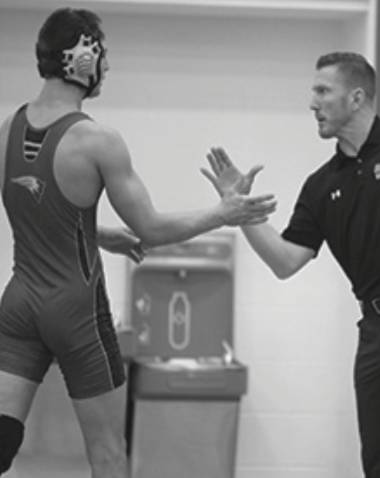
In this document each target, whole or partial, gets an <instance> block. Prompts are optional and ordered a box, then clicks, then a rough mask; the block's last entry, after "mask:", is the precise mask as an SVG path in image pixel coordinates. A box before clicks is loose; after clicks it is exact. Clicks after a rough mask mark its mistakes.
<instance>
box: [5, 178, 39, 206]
mask: <svg viewBox="0 0 380 478" xmlns="http://www.w3.org/2000/svg"><path fill="white" fill-rule="evenodd" d="M12 183H14V184H18V185H19V186H22V187H24V188H26V189H27V190H28V191H29V192H30V193H31V194H32V196H33V197H34V199H35V200H36V201H37V202H38V204H40V203H41V201H42V196H43V195H44V192H45V188H46V184H45V183H44V182H43V181H41V180H40V179H38V178H36V177H35V176H20V177H18V178H12Z"/></svg>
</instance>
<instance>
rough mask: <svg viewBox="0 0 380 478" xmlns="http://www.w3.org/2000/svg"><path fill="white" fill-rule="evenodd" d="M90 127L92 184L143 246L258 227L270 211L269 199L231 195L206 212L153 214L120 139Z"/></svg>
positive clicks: (155, 212)
mask: <svg viewBox="0 0 380 478" xmlns="http://www.w3.org/2000/svg"><path fill="white" fill-rule="evenodd" d="M93 128H94V133H95V134H93V137H92V139H91V142H90V143H88V145H87V148H86V151H87V160H88V162H89V163H90V164H91V165H93V166H94V170H96V171H97V173H98V174H99V179H98V180H99V182H102V184H103V185H104V187H105V190H106V193H107V195H108V198H109V200H110V203H111V204H112V206H113V207H114V209H115V211H116V212H117V213H118V215H119V216H120V217H121V219H122V220H123V221H124V223H125V224H126V225H128V227H130V228H131V229H132V230H133V231H134V232H135V233H136V234H137V235H138V237H139V238H141V240H142V241H143V243H144V244H146V245H147V246H157V245H161V244H167V243H170V242H180V241H183V240H187V239H189V238H191V237H193V236H195V235H198V234H201V233H204V232H207V231H210V230H212V229H215V228H218V227H221V226H223V225H238V224H242V223H248V222H249V223H260V222H262V221H265V220H266V218H267V215H268V214H269V213H270V212H272V211H273V210H274V207H275V205H274V202H273V201H272V200H270V201H268V199H269V196H263V197H262V198H252V197H244V196H240V195H237V194H236V193H235V192H231V193H227V194H226V195H225V196H224V197H223V198H222V200H221V201H220V202H219V203H218V204H217V205H216V206H214V207H211V208H209V209H204V210H202V211H194V212H185V213H168V214H163V213H159V212H157V211H156V209H155V207H154V205H153V203H152V201H151V198H150V195H149V193H148V191H147V189H146V187H145V186H144V184H143V182H142V181H141V179H140V177H139V176H138V174H137V173H136V171H135V170H134V169H133V166H132V161H131V158H130V155H129V152H128V149H127V147H126V145H125V142H124V140H123V139H122V138H121V136H120V134H119V133H117V132H116V131H115V130H113V129H111V128H106V127H100V126H99V125H93ZM97 128H98V131H96V129H97ZM87 138H89V136H87Z"/></svg>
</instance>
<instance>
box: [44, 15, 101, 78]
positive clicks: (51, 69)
mask: <svg viewBox="0 0 380 478" xmlns="http://www.w3.org/2000/svg"><path fill="white" fill-rule="evenodd" d="M100 25H101V19H100V18H99V17H98V15H96V13H94V12H91V11H89V10H84V9H72V8H60V9H58V10H56V11H54V12H53V13H52V14H51V15H50V16H49V17H48V18H47V19H46V21H45V23H44V24H43V25H42V27H41V29H40V31H39V34H38V39H37V43H36V56H37V61H38V64H37V67H38V71H39V74H40V76H41V77H42V78H52V77H58V78H62V77H63V70H62V58H63V54H62V52H63V50H65V49H70V48H73V47H74V46H75V45H76V44H77V43H78V41H79V39H80V37H81V35H82V34H84V35H86V36H91V37H92V39H93V40H99V41H101V40H103V39H104V33H103V31H102V29H101V27H100Z"/></svg>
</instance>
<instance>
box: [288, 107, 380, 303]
mask: <svg viewBox="0 0 380 478" xmlns="http://www.w3.org/2000/svg"><path fill="white" fill-rule="evenodd" d="M282 236H283V237H284V238H285V239H286V240H288V241H291V242H293V243H296V244H299V245H302V246H306V247H309V248H311V249H314V251H315V255H317V254H318V252H319V249H320V248H321V246H322V243H323V242H324V241H326V243H327V245H328V246H329V248H330V250H331V252H332V253H333V255H334V256H335V258H336V260H337V261H338V262H339V264H340V265H341V267H342V268H343V270H344V272H345V273H346V275H347V277H348V279H349V280H350V281H351V284H352V288H353V292H354V294H355V295H356V297H357V298H358V299H359V300H368V299H372V298H374V297H379V296H380V119H379V117H378V116H376V118H375V120H374V123H373V126H372V128H371V131H370V133H369V135H368V138H367V140H366V142H365V143H364V144H363V146H362V148H361V149H360V151H359V154H358V155H357V156H355V157H348V156H346V155H345V154H344V153H343V151H342V150H341V149H340V148H339V146H337V148H336V153H335V155H334V156H333V157H332V158H331V159H330V160H329V161H328V162H327V163H325V164H324V165H322V166H321V167H320V168H319V169H318V170H317V171H316V172H314V173H313V174H311V175H310V176H309V177H308V178H307V180H306V182H305V184H304V185H303V187H302V190H301V193H300V195H299V197H298V200H297V202H296V205H295V208H294V211H293V214H292V216H291V218H290V221H289V224H288V226H287V227H286V229H285V230H284V231H283V233H282Z"/></svg>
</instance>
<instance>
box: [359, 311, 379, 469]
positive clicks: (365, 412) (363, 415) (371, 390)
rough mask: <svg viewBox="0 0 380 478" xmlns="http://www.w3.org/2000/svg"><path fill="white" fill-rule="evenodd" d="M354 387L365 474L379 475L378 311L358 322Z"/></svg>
mask: <svg viewBox="0 0 380 478" xmlns="http://www.w3.org/2000/svg"><path fill="white" fill-rule="evenodd" d="M358 326H359V343H358V350H357V355H356V361H355V391H356V403H357V414H358V422H359V434H360V440H361V456H362V463H363V469H364V473H365V478H380V315H378V314H375V313H368V314H366V315H365V317H364V318H363V319H362V320H361V321H360V322H359V323H358Z"/></svg>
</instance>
